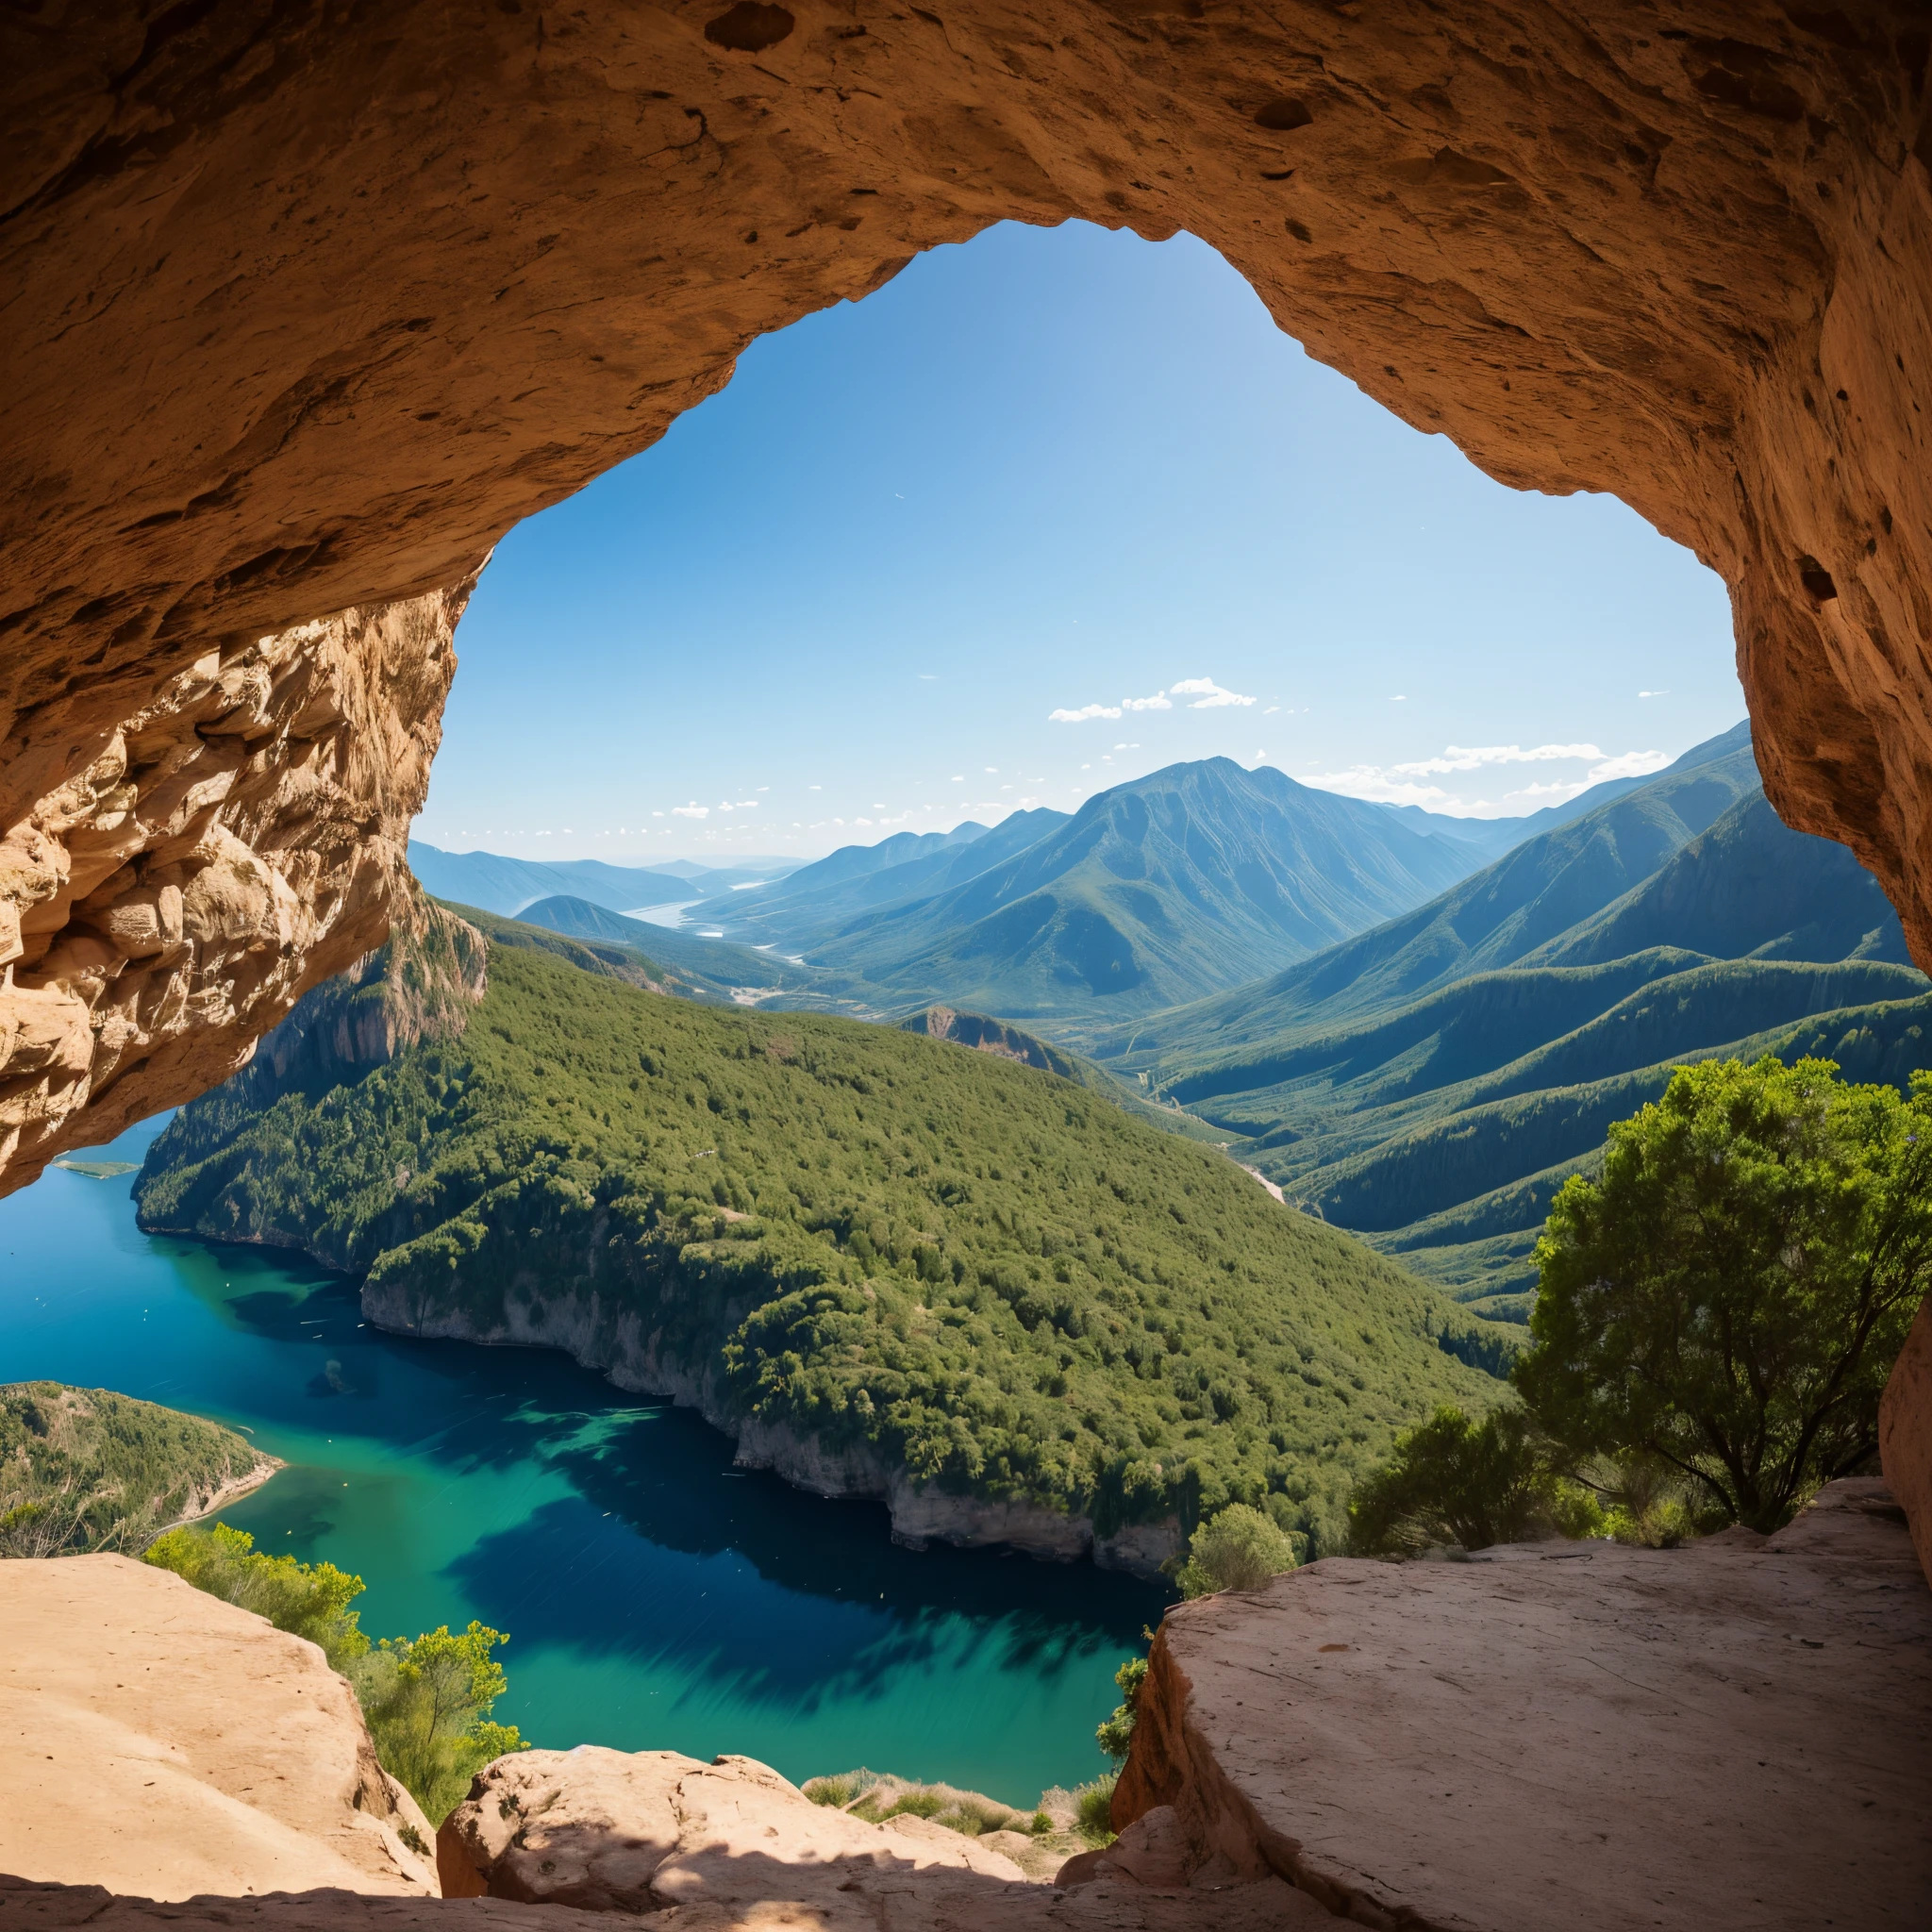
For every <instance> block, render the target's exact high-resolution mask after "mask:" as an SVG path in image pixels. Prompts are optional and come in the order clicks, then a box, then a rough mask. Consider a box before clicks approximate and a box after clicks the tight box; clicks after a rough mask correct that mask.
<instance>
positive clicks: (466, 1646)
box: [352, 1623, 527, 1824]
mask: <svg viewBox="0 0 1932 1932" xmlns="http://www.w3.org/2000/svg"><path fill="white" fill-rule="evenodd" d="M505 1642H508V1639H507V1638H506V1637H505V1636H504V1634H503V1632H502V1631H500V1630H492V1629H491V1628H490V1627H489V1626H488V1625H487V1624H477V1623H472V1624H471V1625H470V1627H469V1628H468V1629H467V1630H464V1631H461V1632H458V1633H457V1634H455V1635H452V1634H451V1632H450V1629H449V1626H448V1625H447V1624H439V1625H438V1627H437V1628H436V1629H434V1630H429V1631H425V1633H424V1634H423V1635H422V1636H421V1637H416V1638H407V1637H385V1638H384V1639H383V1640H382V1641H381V1643H380V1644H378V1645H377V1646H376V1648H375V1650H373V1651H372V1652H370V1654H369V1655H368V1656H367V1657H364V1658H362V1660H361V1661H360V1662H359V1663H358V1665H357V1667H356V1670H355V1672H354V1673H353V1677H352V1681H353V1682H354V1683H355V1686H356V1691H357V1694H358V1696H359V1697H360V1699H361V1701H362V1714H363V1716H364V1717H365V1718H366V1719H367V1720H368V1723H369V1735H370V1737H371V1738H372V1739H373V1740H375V1755H376V1757H378V1758H379V1759H380V1760H381V1763H382V1767H383V1769H384V1770H385V1771H387V1772H389V1773H390V1774H391V1776H394V1777H397V1778H400V1779H401V1780H402V1782H403V1783H404V1784H406V1785H407V1786H408V1788H409V1790H410V1791H411V1792H412V1793H413V1794H414V1796H415V1798H416V1802H417V1803H418V1804H420V1805H421V1806H422V1807H423V1810H424V1814H425V1816H426V1817H427V1818H428V1820H429V1822H430V1823H431V1824H441V1821H442V1820H443V1819H444V1818H446V1817H447V1816H448V1815H449V1814H450V1812H452V1811H453V1810H455V1809H456V1807H458V1805H459V1804H461V1803H462V1801H463V1796H464V1793H465V1792H466V1791H467V1790H469V1788H470V1780H471V1778H472V1777H474V1776H475V1774H476V1773H477V1772H479V1771H480V1770H482V1768H483V1767H484V1766H485V1765H486V1764H488V1763H490V1762H491V1760H492V1759H493V1758H497V1757H504V1756H505V1755H507V1754H508V1753H509V1752H511V1751H522V1750H525V1749H526V1748H527V1747H526V1746H525V1742H524V1740H523V1738H522V1737H521V1735H520V1734H519V1733H518V1730H517V1727H516V1726H515V1725H514V1724H492V1723H491V1721H490V1713H491V1707H493V1706H494V1705H495V1703H496V1700H497V1699H498V1698H499V1697H501V1696H502V1695H503V1693H504V1690H505V1688H506V1680H505V1677H504V1671H503V1666H502V1665H501V1664H500V1663H498V1662H497V1661H496V1658H495V1657H494V1655H493V1653H494V1651H495V1649H496V1646H497V1645H498V1644H500V1643H505Z"/></svg>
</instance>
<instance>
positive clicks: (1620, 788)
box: [1382, 725, 1744, 864]
mask: <svg viewBox="0 0 1932 1932" xmlns="http://www.w3.org/2000/svg"><path fill="white" fill-rule="evenodd" d="M1736 729H1737V730H1742V729H1744V727H1743V726H1742V725H1740V726H1738V727H1736ZM1734 735H1735V732H1727V733H1726V734H1725V737H1726V738H1729V737H1732V736H1734ZM1712 742H1722V741H1717V740H1713V741H1712ZM1649 783H1650V780H1649V779H1648V778H1606V779H1605V780H1604V781H1603V783H1602V784H1601V785H1592V786H1591V788H1590V789H1589V791H1579V792H1578V793H1577V794H1576V796H1575V797H1574V798H1571V799H1566V800H1565V801H1564V802H1563V803H1562V804H1561V805H1546V806H1544V807H1543V808H1542V809H1541V811H1532V812H1527V813H1525V814H1524V816H1523V817H1521V818H1514V819H1464V818H1452V817H1450V815H1449V814H1448V813H1447V812H1440V811H1424V809H1423V808H1422V807H1421V806H1419V805H1385V806H1384V807H1383V808H1382V809H1383V810H1384V811H1387V812H1393V813H1394V814H1395V816H1396V817H1397V818H1398V819H1399V820H1400V821H1401V822H1402V824H1405V825H1407V827H1408V829H1409V830H1410V831H1411V832H1420V833H1422V834H1423V836H1424V838H1431V839H1458V840H1460V841H1462V843H1463V844H1465V845H1467V846H1469V847H1471V848H1472V850H1473V851H1474V853H1475V854H1476V857H1477V862H1479V863H1484V864H1487V863H1488V862H1489V861H1491V859H1497V858H1502V857H1503V855H1504V854H1505V853H1506V852H1513V851H1514V850H1515V849H1516V847H1517V846H1519V845H1521V844H1522V843H1523V842H1524V840H1526V839H1535V838H1538V837H1540V836H1541V834H1542V833H1544V832H1554V831H1555V830H1556V829H1557V826H1558V825H1567V824H1569V823H1570V821H1571V820H1572V819H1580V818H1581V817H1582V816H1583V814H1584V813H1585V812H1587V811H1594V810H1595V809H1596V808H1597V807H1598V806H1600V805H1607V804H1608V803H1609V802H1610V800H1611V799H1613V798H1622V797H1623V796H1624V793H1625V792H1626V791H1636V790H1637V789H1638V787H1639V786H1640V785H1647V784H1649Z"/></svg>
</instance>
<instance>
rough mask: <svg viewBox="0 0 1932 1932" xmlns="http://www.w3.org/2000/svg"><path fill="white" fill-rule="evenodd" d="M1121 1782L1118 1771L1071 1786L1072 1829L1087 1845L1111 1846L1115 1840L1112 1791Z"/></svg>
mask: <svg viewBox="0 0 1932 1932" xmlns="http://www.w3.org/2000/svg"><path fill="white" fill-rule="evenodd" d="M1120 1781H1121V1779H1120V1773H1119V1772H1117V1771H1109V1772H1108V1773H1106V1774H1104V1775H1103V1776H1100V1777H1096V1778H1094V1779H1092V1780H1091V1782H1089V1783H1087V1784H1084V1785H1075V1786H1074V1817H1075V1825H1074V1828H1075V1830H1077V1831H1078V1832H1079V1834H1080V1836H1081V1837H1082V1838H1083V1839H1085V1840H1087V1842H1088V1843H1089V1844H1090V1845H1110V1844H1112V1842H1113V1840H1114V1829H1113V1791H1114V1787H1115V1786H1116V1785H1117V1784H1119V1783H1120Z"/></svg>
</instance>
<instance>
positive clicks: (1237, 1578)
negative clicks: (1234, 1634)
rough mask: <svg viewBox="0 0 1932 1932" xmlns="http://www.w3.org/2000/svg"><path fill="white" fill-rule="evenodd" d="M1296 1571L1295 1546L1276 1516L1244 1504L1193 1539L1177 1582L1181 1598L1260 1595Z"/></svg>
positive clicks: (1223, 1513) (1215, 1518)
mask: <svg viewBox="0 0 1932 1932" xmlns="http://www.w3.org/2000/svg"><path fill="white" fill-rule="evenodd" d="M1294 1566H1295V1563H1294V1544H1293V1543H1292V1542H1291V1541H1289V1539H1288V1537H1287V1535H1286V1534H1285V1533H1284V1532H1283V1531H1282V1530H1281V1529H1280V1528H1279V1527H1278V1526H1277V1525H1276V1524H1275V1522H1274V1519H1273V1517H1271V1516H1268V1515H1266V1514H1264V1513H1263V1512H1262V1511H1261V1510H1259V1509H1256V1508H1253V1507H1250V1506H1249V1505H1248V1504H1246V1503H1230V1504H1229V1505H1228V1506H1227V1507H1226V1508H1224V1509H1221V1510H1218V1511H1216V1513H1215V1514H1214V1515H1212V1516H1210V1517H1209V1518H1208V1521H1207V1522H1206V1523H1204V1524H1202V1525H1201V1526H1200V1528H1199V1529H1197V1530H1196V1531H1195V1532H1194V1534H1193V1535H1192V1537H1191V1538H1190V1539H1189V1541H1188V1560H1187V1561H1186V1562H1185V1563H1183V1564H1182V1565H1181V1568H1180V1574H1178V1576H1177V1577H1176V1578H1175V1581H1176V1582H1178V1583H1179V1585H1180V1587H1181V1594H1182V1595H1183V1596H1206V1595H1208V1593H1209V1591H1217V1590H1259V1589H1261V1588H1262V1586H1263V1585H1265V1584H1266V1583H1267V1582H1268V1580H1269V1578H1270V1577H1273V1576H1279V1575H1281V1574H1283V1573H1284V1572H1285V1571H1289V1570H1292V1569H1293V1568H1294Z"/></svg>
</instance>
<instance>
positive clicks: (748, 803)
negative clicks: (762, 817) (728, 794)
mask: <svg viewBox="0 0 1932 1932" xmlns="http://www.w3.org/2000/svg"><path fill="white" fill-rule="evenodd" d="M738 808H739V810H740V811H756V810H758V800H757V799H756V798H741V799H740V800H739V801H738Z"/></svg>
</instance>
